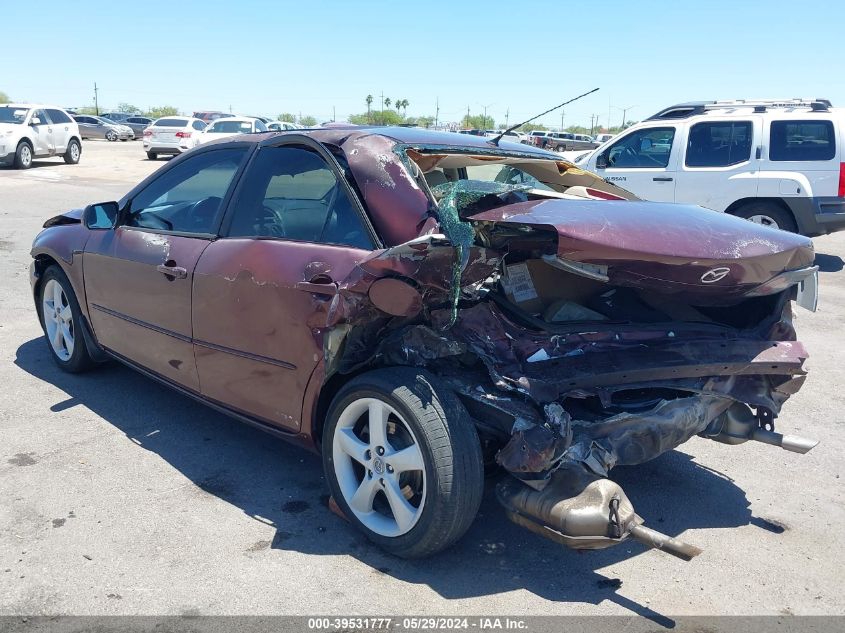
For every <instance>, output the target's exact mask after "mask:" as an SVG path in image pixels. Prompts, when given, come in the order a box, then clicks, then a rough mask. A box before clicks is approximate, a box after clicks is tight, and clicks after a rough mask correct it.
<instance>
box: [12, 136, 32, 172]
mask: <svg viewBox="0 0 845 633" xmlns="http://www.w3.org/2000/svg"><path fill="white" fill-rule="evenodd" d="M15 167H17V168H18V169H29V168H30V167H32V145H30V144H29V143H27V142H26V141H21V142H20V143H18V149H17V151H15Z"/></svg>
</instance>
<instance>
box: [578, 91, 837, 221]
mask: <svg viewBox="0 0 845 633" xmlns="http://www.w3.org/2000/svg"><path fill="white" fill-rule="evenodd" d="M843 144H845V112H843V110H841V109H835V108H833V107H832V106H831V104H830V102H829V101H827V100H825V99H816V100H799V99H795V100H780V101H707V102H694V103H682V104H678V105H675V106H672V107H670V108H666V109H665V110H661V111H660V112H658V113H657V114H655V115H654V116H652V117H649V118H648V119H646V120H645V121H642V122H640V123H638V124H637V125H634V126H632V127H630V128H628V129H627V130H624V131H623V132H621V133H620V134H619V135H618V136H617V137H615V138H614V139H613V140H612V141H610V142H608V143H605V144H604V145H602V146H601V147H599V148H598V149H596V150H595V151H593V152H590V153H587V154H583V155H582V156H579V157H578V158H577V159H576V162H577V164H578V165H579V166H583V167H584V168H585V169H588V170H592V171H595V172H596V173H598V174H600V175H601V176H603V177H604V178H606V179H607V180H609V181H611V182H613V183H614V184H616V185H619V186H621V187H624V188H625V189H628V190H629V191H631V192H632V193H634V194H636V195H637V196H639V197H640V198H644V199H646V200H655V201H660V202H681V203H689V204H697V205H701V206H703V207H707V208H708V209H714V210H716V211H724V212H727V213H731V214H733V215H737V216H739V217H743V218H746V219H749V220H752V221H754V222H758V223H761V224H766V225H769V226H773V227H775V228H781V229H785V230H788V231H797V232H799V233H802V234H804V235H808V236H815V235H824V234H826V233H831V232H833V231H839V230H842V229H845V151H843Z"/></svg>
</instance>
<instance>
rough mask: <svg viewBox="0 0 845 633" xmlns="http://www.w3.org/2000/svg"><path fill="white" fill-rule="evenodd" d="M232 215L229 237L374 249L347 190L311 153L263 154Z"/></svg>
mask: <svg viewBox="0 0 845 633" xmlns="http://www.w3.org/2000/svg"><path fill="white" fill-rule="evenodd" d="M232 209H233V211H232V220H231V224H230V226H229V230H228V236H229V237H275V238H279V239H290V240H299V241H304V242H318V243H322V244H343V245H347V246H354V247H356V248H361V249H365V250H372V248H373V243H372V240H371V239H370V237H369V235H368V234H367V231H366V229H365V227H364V224H363V221H362V219H361V217H360V215H359V212H358V210H357V209H356V208H355V205H354V204H353V203H352V200H350V198H349V196H348V195H347V193H346V189H345V188H344V187H343V184H342V183H341V182H340V181H338V179H337V178H336V177H335V174H334V172H333V171H332V170H331V168H330V167H329V165H328V164H327V163H326V161H325V160H323V158H322V157H321V156H320V155H319V154H317V153H316V152H314V151H312V150H309V149H304V148H301V147H265V148H263V149H261V150H260V151H259V154H258V156H257V157H256V158H255V160H254V161H253V163H252V164H251V165H250V167H249V170H248V171H247V173H246V175H245V176H244V183H243V186H242V187H241V188H240V191H239V194H238V196H237V198H236V199H235V201H234V203H233V205H232Z"/></svg>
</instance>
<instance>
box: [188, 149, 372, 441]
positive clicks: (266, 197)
mask: <svg viewBox="0 0 845 633" xmlns="http://www.w3.org/2000/svg"><path fill="white" fill-rule="evenodd" d="M367 226H368V224H367V222H366V220H365V219H364V216H363V213H362V209H361V208H360V205H359V204H358V202H357V200H356V198H355V197H354V194H353V193H352V192H351V191H350V189H349V187H348V186H347V185H346V182H345V180H344V179H343V178H342V177H340V178H339V177H338V172H337V167H336V165H332V164H331V160H330V159H329V158H328V157H327V156H325V155H323V154H321V153H319V152H318V151H317V150H316V149H314V150H312V149H305V148H302V147H292V146H281V147H264V148H261V149H260V150H258V153H257V155H256V156H255V158H254V160H253V161H252V162H251V163H250V165H249V167H248V168H247V171H246V173H245V175H244V177H243V178H242V179H241V184H240V185H239V187H238V191H237V192H236V194H235V197H234V200H233V203H232V205H230V208H229V211H228V215H227V218H226V220H225V222H224V228H223V231H222V235H223V237H222V238H221V239H219V240H217V241H215V242H214V243H212V244H210V245H209V247H208V248H207V249H205V251H203V253H202V256H201V257H200V261H199V263H198V264H197V268H196V271H195V274H194V311H193V327H194V344H195V354H196V359H197V368H198V370H199V379H200V384H201V386H202V393H203V395H205V396H206V397H208V398H210V399H212V400H215V401H217V402H220V403H223V404H225V405H227V406H229V407H230V408H233V409H235V410H237V411H240V412H242V413H245V414H247V415H250V416H252V417H255V418H260V419H262V420H264V421H267V422H269V423H271V424H275V425H277V426H280V427H282V428H284V429H285V430H289V431H298V430H299V429H300V425H301V415H302V402H303V394H304V393H305V389H306V386H307V384H308V380H309V378H310V376H311V374H312V372H313V371H314V369H315V367H316V366H317V365H318V363H320V362H321V361H322V360H323V358H324V349H323V343H324V341H323V336H324V334H325V333H326V332H327V316H328V313H329V307H330V305H331V302H332V300H333V298H334V297H335V294H336V293H337V284H338V283H340V282H343V281H344V280H345V279H346V277H347V276H348V275H349V273H350V272H351V271H352V270H353V269H354V267H355V265H356V264H357V263H358V262H359V261H361V260H362V259H363V258H364V257H366V256H368V255H369V254H370V252H371V251H372V249H373V237H372V235H371V233H370V231H369V229H368V228H367Z"/></svg>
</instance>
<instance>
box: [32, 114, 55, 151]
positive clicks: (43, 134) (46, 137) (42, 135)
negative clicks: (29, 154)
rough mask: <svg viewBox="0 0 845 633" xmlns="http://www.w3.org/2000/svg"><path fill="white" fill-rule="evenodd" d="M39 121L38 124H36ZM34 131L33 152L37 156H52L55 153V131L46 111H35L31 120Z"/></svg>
mask: <svg viewBox="0 0 845 633" xmlns="http://www.w3.org/2000/svg"><path fill="white" fill-rule="evenodd" d="M36 120H37V123H36ZM29 128H30V130H32V150H33V154H35V155H36V156H50V155H52V154H54V153H55V145H54V143H53V130H52V125H51V124H50V119H48V118H47V113H46V112H44V110H35V111H33V113H32V117H31V118H30V119H29Z"/></svg>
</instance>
